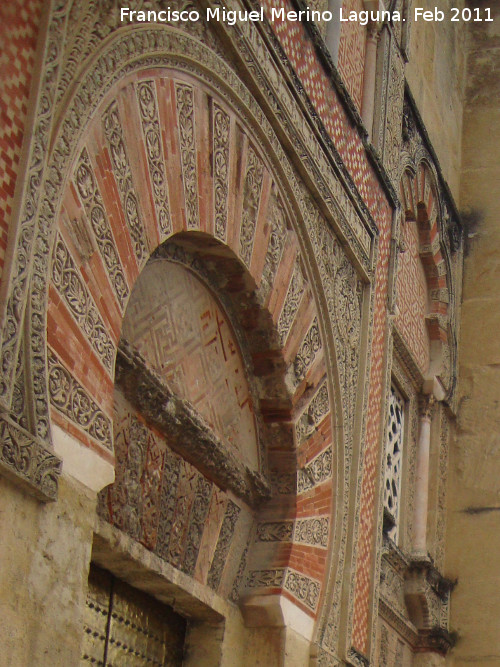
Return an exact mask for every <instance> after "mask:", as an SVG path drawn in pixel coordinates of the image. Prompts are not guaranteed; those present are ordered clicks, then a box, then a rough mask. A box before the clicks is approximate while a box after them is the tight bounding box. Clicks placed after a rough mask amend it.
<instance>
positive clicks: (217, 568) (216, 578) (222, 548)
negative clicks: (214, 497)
mask: <svg viewBox="0 0 500 667" xmlns="http://www.w3.org/2000/svg"><path fill="white" fill-rule="evenodd" d="M240 511H241V510H240V508H239V507H238V505H236V504H235V503H233V501H232V500H229V501H228V503H227V507H226V513H225V515H224V520H223V522H222V526H221V529H220V533H219V539H218V540H217V546H216V547H215V553H214V557H213V560H212V565H211V566H210V572H209V573H208V580H207V584H208V585H209V586H210V588H213V589H214V590H217V588H218V586H219V583H220V580H221V577H222V571H223V569H224V565H225V564H226V559H227V555H228V553H229V547H230V545H231V540H232V537H233V534H234V530H235V527H236V522H237V521H238V517H239V515H240ZM235 584H236V582H235Z"/></svg>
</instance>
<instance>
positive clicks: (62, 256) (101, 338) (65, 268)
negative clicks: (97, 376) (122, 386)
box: [52, 235, 115, 375]
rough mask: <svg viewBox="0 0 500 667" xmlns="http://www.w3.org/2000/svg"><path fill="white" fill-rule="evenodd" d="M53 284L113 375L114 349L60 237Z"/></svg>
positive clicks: (57, 243) (55, 258) (96, 352)
mask: <svg viewBox="0 0 500 667" xmlns="http://www.w3.org/2000/svg"><path fill="white" fill-rule="evenodd" d="M52 282H53V284H54V286H55V287H56V289H57V290H58V292H59V294H60V295H61V297H62V298H63V300H64V302H65V304H66V306H67V307H68V309H69V311H70V313H71V314H72V315H73V317H74V318H75V321H76V322H77V324H78V326H79V327H80V329H81V330H82V332H83V333H84V334H85V336H86V337H87V340H88V341H89V343H90V345H91V346H92V348H93V349H94V352H95V354H96V355H97V356H98V358H99V359H100V360H101V362H102V363H103V365H104V367H105V368H106V370H107V371H108V373H109V374H110V375H112V374H113V363H114V359H115V346H114V344H113V341H112V340H111V338H110V336H109V333H108V330H107V328H106V326H105V324H104V322H103V321H102V318H101V315H100V314H99V310H98V309H97V307H96V305H95V303H94V300H93V299H92V297H91V295H90V293H89V291H88V288H87V287H86V285H85V283H84V281H83V278H82V277H81V275H80V273H79V271H78V269H77V267H76V265H75V263H74V261H73V258H72V257H71V255H70V253H69V250H68V248H67V247H66V245H65V243H64V241H63V239H62V237H61V236H59V235H58V237H57V239H56V244H55V247H54V253H53V257H52Z"/></svg>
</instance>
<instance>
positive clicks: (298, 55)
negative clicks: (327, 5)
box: [262, 0, 392, 224]
mask: <svg viewBox="0 0 500 667" xmlns="http://www.w3.org/2000/svg"><path fill="white" fill-rule="evenodd" d="M262 5H263V7H264V11H265V13H266V14H267V15H268V16H270V10H271V9H272V8H273V7H275V8H279V7H285V10H286V11H288V10H293V9H294V6H292V4H291V2H289V1H288V2H287V1H286V0H284V1H282V2H281V1H280V2H278V1H277V0H264V1H263V2H262ZM270 25H271V27H272V29H273V30H274V32H275V33H276V35H277V37H278V38H279V41H280V44H281V46H282V48H283V49H284V51H285V53H286V55H287V57H288V58H289V60H290V63H291V65H292V66H293V68H294V70H295V72H296V73H297V75H298V76H299V77H300V80H301V83H302V85H303V86H304V90H305V92H306V93H307V95H308V96H309V99H310V100H311V102H312V104H313V106H314V108H315V110H316V112H317V113H318V115H319V117H320V118H321V121H322V122H323V124H324V125H325V127H326V130H327V132H328V134H329V135H330V137H331V139H332V140H333V143H334V145H335V148H336V149H337V150H338V152H339V154H340V156H341V158H342V160H343V162H344V164H345V166H346V167H347V169H348V171H349V173H350V175H351V177H352V178H353V180H354V182H355V184H356V186H357V188H358V191H359V193H360V195H361V196H362V197H363V199H364V201H365V203H366V205H367V206H368V208H369V209H370V212H371V214H372V215H373V217H374V218H375V220H376V221H377V222H378V223H379V224H382V220H381V219H384V220H389V219H390V217H391V214H392V209H391V207H390V205H389V202H388V201H387V197H386V196H385V194H384V192H383V190H382V188H381V186H380V181H379V179H378V177H377V175H376V173H375V171H374V169H373V167H372V166H371V164H370V162H369V161H368V160H367V156H366V150H365V148H364V145H363V141H362V139H361V137H360V135H359V132H358V130H357V129H356V127H354V126H353V124H352V121H351V119H350V117H349V115H348V113H347V111H346V110H345V108H344V106H343V105H342V103H341V101H340V99H339V95H338V93H337V91H336V90H335V88H334V87H333V84H332V82H331V80H330V78H329V76H328V75H327V73H326V72H325V70H324V68H323V66H322V64H321V62H320V61H319V59H318V56H317V54H316V48H315V46H314V43H313V42H312V40H311V38H310V37H309V36H308V34H307V32H306V29H305V28H304V26H303V25H302V24H301V23H300V22H299V21H287V22H285V21H280V20H275V21H273V22H272V23H270Z"/></svg>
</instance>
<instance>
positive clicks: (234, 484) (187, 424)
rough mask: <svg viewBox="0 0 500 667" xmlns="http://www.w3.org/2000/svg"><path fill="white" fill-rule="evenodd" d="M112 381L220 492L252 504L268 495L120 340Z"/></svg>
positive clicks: (189, 408) (256, 477)
mask: <svg viewBox="0 0 500 667" xmlns="http://www.w3.org/2000/svg"><path fill="white" fill-rule="evenodd" d="M116 382H117V384H118V385H119V386H120V387H121V388H122V391H123V392H124V395H125V397H126V398H127V399H128V400H129V401H130V402H131V403H132V405H134V406H135V407H136V408H137V409H138V410H139V412H140V413H141V414H142V415H143V416H144V418H145V419H146V420H147V421H148V423H150V424H151V425H152V426H155V427H156V428H157V429H159V430H160V432H161V433H163V434H164V435H165V436H166V437H167V438H168V442H169V444H170V446H171V447H172V448H173V449H174V450H175V451H177V452H179V453H180V454H182V455H183V456H184V457H185V458H187V459H188V460H189V461H191V462H192V463H193V464H194V465H195V466H198V467H199V468H200V470H202V471H204V472H206V473H207V474H209V475H210V476H211V477H213V478H215V479H216V480H217V482H218V484H220V485H221V486H222V488H228V489H231V491H232V492H233V493H235V494H236V495H237V496H238V497H240V498H242V499H243V500H245V501H246V502H248V503H249V504H250V505H255V504H257V503H259V502H261V501H262V500H263V499H266V498H268V497H269V495H270V487H269V484H268V482H267V480H266V479H265V478H264V477H263V476H262V475H261V474H260V473H258V472H256V471H255V470H251V469H250V468H248V467H247V466H246V465H245V464H243V463H242V462H241V461H240V460H239V457H237V456H236V454H235V453H234V452H233V451H232V450H231V449H230V448H229V447H228V446H227V445H225V444H224V443H223V442H222V440H221V439H220V438H218V437H217V436H216V435H215V434H214V433H213V431H212V429H210V427H209V426H208V425H207V424H206V422H205V421H204V419H203V418H202V417H201V416H200V415H199V414H198V413H197V411H196V410H195V409H194V408H193V406H192V405H191V404H190V403H189V402H188V401H186V400H183V399H181V398H179V397H178V396H177V395H176V394H174V393H173V392H172V391H171V390H170V389H169V388H168V386H167V385H166V383H165V382H164V381H163V380H162V379H160V378H159V376H158V374H157V373H156V372H155V371H154V370H153V369H151V368H150V367H148V366H147V364H146V362H145V361H144V359H143V358H142V357H141V355H140V354H139V353H138V352H137V351H136V350H134V349H133V348H132V347H131V346H130V345H129V344H128V343H127V342H126V341H124V340H123V339H122V341H121V342H120V347H119V348H118V354H117V365H116Z"/></svg>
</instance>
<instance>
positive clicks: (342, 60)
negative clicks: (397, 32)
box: [338, 0, 366, 110]
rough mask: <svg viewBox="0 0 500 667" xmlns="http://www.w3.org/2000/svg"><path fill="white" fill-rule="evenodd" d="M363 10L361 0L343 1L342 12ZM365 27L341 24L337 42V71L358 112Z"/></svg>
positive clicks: (348, 22) (363, 62)
mask: <svg viewBox="0 0 500 667" xmlns="http://www.w3.org/2000/svg"><path fill="white" fill-rule="evenodd" d="M363 9H364V6H363V0H344V2H343V5H342V12H343V15H344V16H348V15H349V12H351V11H356V12H358V13H359V12H360V11H362V10H363ZM365 43H366V26H363V25H361V23H360V22H359V21H347V22H346V23H342V27H341V32H340V42H339V57H338V70H339V72H340V74H341V75H342V79H343V81H344V82H345V85H346V87H347V90H348V91H349V93H350V95H351V97H352V99H353V100H354V103H355V104H356V106H357V108H358V110H360V109H361V102H362V97H363V74H364V65H365Z"/></svg>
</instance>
